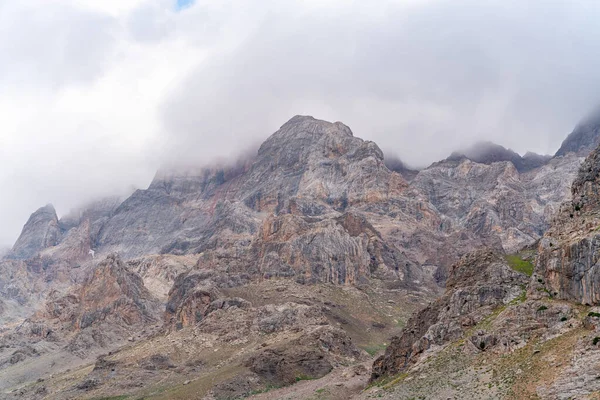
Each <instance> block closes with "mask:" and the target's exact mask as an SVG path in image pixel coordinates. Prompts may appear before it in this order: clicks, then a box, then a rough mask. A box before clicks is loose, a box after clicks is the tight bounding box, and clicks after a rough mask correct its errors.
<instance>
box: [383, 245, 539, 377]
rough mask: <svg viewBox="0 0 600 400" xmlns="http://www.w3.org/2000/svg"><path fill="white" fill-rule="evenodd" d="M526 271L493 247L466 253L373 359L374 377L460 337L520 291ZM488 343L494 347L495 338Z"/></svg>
mask: <svg viewBox="0 0 600 400" xmlns="http://www.w3.org/2000/svg"><path fill="white" fill-rule="evenodd" d="M527 282H528V277H527V276H526V275H524V274H521V273H518V272H515V271H514V270H512V269H511V268H510V267H509V266H508V264H507V263H506V261H505V260H504V258H503V257H502V256H501V255H498V254H497V253H494V252H492V251H489V250H479V251H476V252H474V253H470V254H468V255H466V256H465V257H463V258H462V259H461V260H460V261H459V262H458V263H457V264H455V265H454V266H453V267H452V268H451V270H450V276H449V279H448V282H447V286H446V287H447V289H446V293H445V294H444V295H443V296H442V297H441V298H440V299H439V300H437V301H435V302H433V303H432V304H431V305H429V306H428V307H426V308H425V309H424V310H422V311H420V312H418V313H417V314H416V315H414V316H413V317H411V319H410V320H409V321H408V323H407V326H406V328H404V329H403V331H402V333H401V334H400V336H396V337H394V338H393V339H392V341H391V343H390V346H389V347H388V348H387V349H386V351H385V354H384V355H383V356H381V357H380V358H378V359H377V360H376V361H375V363H374V364H373V371H372V378H371V379H372V380H375V379H378V378H380V377H382V376H384V375H388V376H389V375H394V374H397V373H399V372H401V371H404V370H406V369H408V368H409V367H411V366H412V365H414V364H415V363H416V362H417V361H418V360H419V358H420V356H421V355H422V354H423V353H424V352H426V351H427V350H428V349H430V348H431V347H433V346H440V345H443V344H445V343H448V342H450V341H453V340H456V339H458V338H460V337H461V336H462V335H463V334H464V332H465V331H466V330H467V329H469V328H470V327H474V326H476V325H477V324H478V323H479V322H481V321H482V320H483V319H484V318H485V317H486V316H487V315H489V314H490V313H491V312H492V310H493V309H494V308H496V307H498V306H502V305H505V304H508V303H509V302H511V301H512V300H514V299H516V298H518V297H519V296H521V295H522V294H523V292H524V287H525V285H526V283H527ZM489 339H491V338H488V342H489V343H487V342H486V344H484V346H486V345H487V347H488V348H489V347H491V346H490V344H492V345H495V344H497V343H499V342H501V341H500V340H498V339H497V338H494V339H493V340H489Z"/></svg>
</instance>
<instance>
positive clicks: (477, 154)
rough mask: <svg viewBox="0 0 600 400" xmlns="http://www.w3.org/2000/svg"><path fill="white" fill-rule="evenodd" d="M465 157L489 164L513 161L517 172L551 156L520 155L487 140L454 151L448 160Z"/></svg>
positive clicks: (530, 168)
mask: <svg viewBox="0 0 600 400" xmlns="http://www.w3.org/2000/svg"><path fill="white" fill-rule="evenodd" d="M462 158H467V159H469V160H471V161H475V162H477V163H481V164H487V165H490V164H492V163H495V162H501V161H509V162H511V163H513V165H514V166H515V168H517V170H518V171H519V172H527V171H531V170H532V169H535V168H538V167H540V166H542V165H544V164H545V163H546V162H548V161H549V160H550V158H552V157H551V156H543V155H539V154H536V153H532V152H528V153H527V154H525V156H520V155H519V154H518V153H516V152H514V151H513V150H511V149H507V148H505V147H503V146H500V145H499V144H495V143H492V142H489V141H483V142H477V143H475V144H474V145H473V146H471V147H469V148H467V149H466V150H462V151H456V152H454V153H452V154H451V155H450V157H448V160H453V161H454V160H460V159H462Z"/></svg>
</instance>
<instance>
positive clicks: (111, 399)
mask: <svg viewBox="0 0 600 400" xmlns="http://www.w3.org/2000/svg"><path fill="white" fill-rule="evenodd" d="M128 397H129V396H126V395H121V396H108V397H94V398H93V399H92V400H125V399H127V398H128Z"/></svg>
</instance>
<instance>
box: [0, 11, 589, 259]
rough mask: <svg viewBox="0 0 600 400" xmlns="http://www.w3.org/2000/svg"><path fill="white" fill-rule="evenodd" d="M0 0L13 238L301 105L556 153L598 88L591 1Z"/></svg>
mask: <svg viewBox="0 0 600 400" xmlns="http://www.w3.org/2000/svg"><path fill="white" fill-rule="evenodd" d="M372 3H375V2H347V1H341V0H328V1H316V0H305V1H299V0H298V1H286V2H281V1H276V0H265V1H260V2H258V1H255V2H251V1H243V0H206V1H200V0H197V1H195V2H191V1H185V2H183V1H179V2H178V1H175V0H173V1H171V0H130V1H125V0H122V1H117V0H103V1H100V0H55V1H52V2H48V1H44V0H28V1H19V2H15V1H11V2H9V1H8V0H0V124H1V125H0V160H1V161H0V185H1V187H2V195H1V196H0V221H1V222H2V224H1V225H0V248H2V245H10V244H12V243H13V242H14V240H15V239H16V238H17V236H18V234H19V232H20V230H21V227H22V225H23V224H24V223H25V222H26V220H27V218H28V216H29V214H30V213H32V212H33V211H35V210H36V209H37V208H39V207H41V206H43V205H44V204H47V203H52V204H54V206H55V207H56V209H57V211H58V212H59V214H62V215H64V214H67V213H68V212H69V210H71V209H73V208H75V207H78V206H80V205H82V204H84V203H86V202H88V201H90V200H92V199H95V198H98V197H102V196H109V195H121V196H125V195H127V193H130V192H131V191H133V190H135V189H136V188H145V187H147V186H148V184H149V183H150V181H151V179H152V177H153V176H154V174H155V173H156V171H157V170H158V169H160V168H163V167H164V166H166V165H169V166H171V165H205V164H210V163H212V162H216V161H217V160H224V159H226V160H231V159H234V158H235V157H236V155H238V154H240V153H242V152H246V151H247V149H255V148H256V147H257V145H258V144H259V143H260V142H261V141H262V140H264V139H265V138H267V137H268V136H269V135H270V134H271V133H273V132H274V131H276V130H277V129H278V128H279V126H281V125H282V124H283V123H285V122H286V121H287V120H288V119H290V118H291V117H292V116H294V115H296V114H306V115H312V116H314V117H316V118H319V119H325V120H330V121H342V122H344V123H345V124H347V125H348V126H350V128H351V129H352V130H353V132H354V134H355V136H358V137H361V138H364V139H369V140H373V141H375V142H377V143H378V144H379V146H380V147H381V148H382V149H383V150H384V151H385V153H386V154H389V155H394V156H398V157H399V158H400V159H401V160H402V161H403V162H404V163H406V164H407V165H409V166H411V167H423V166H426V165H428V164H430V163H431V162H433V161H436V160H439V159H442V158H445V157H447V156H448V155H449V154H450V153H452V152H453V151H454V150H457V149H461V148H466V147H468V146H469V145H470V144H472V143H475V142H478V141H492V142H495V143H498V144H500V145H503V146H505V147H507V148H511V149H512V150H514V151H516V152H518V153H520V154H524V153H525V152H526V151H533V152H537V153H541V154H552V153H554V152H555V151H556V150H557V149H558V147H559V146H560V143H561V142H562V140H563V139H564V138H565V137H566V136H567V134H568V133H569V132H571V131H572V129H573V127H574V126H575V125H576V124H577V123H578V122H579V121H580V120H581V119H582V118H583V117H584V116H586V115H587V114H588V113H589V112H590V111H591V110H593V109H594V107H595V106H596V105H597V104H598V102H599V100H600V99H598V95H597V92H598V90H597V89H598V87H600V74H598V72H597V71H599V70H600V68H599V67H600V53H599V52H598V51H597V49H598V48H600V46H599V45H600V35H599V33H600V32H599V31H600V28H598V26H597V21H598V19H599V18H600V4H599V3H597V2H592V1H562V2H561V1H557V2H546V1H541V0H540V1H530V2H522V1H510V0H509V1H506V0H505V1H486V2H475V1H463V0H452V1H450V0H447V1H444V0H439V1H433V0H420V1H419V0H405V1H401V0H396V1H393V0H382V1H379V2H376V4H372Z"/></svg>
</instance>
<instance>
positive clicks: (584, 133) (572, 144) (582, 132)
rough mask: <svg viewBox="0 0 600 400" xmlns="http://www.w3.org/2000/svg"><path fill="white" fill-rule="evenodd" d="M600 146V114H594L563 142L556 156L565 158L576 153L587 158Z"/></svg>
mask: <svg viewBox="0 0 600 400" xmlns="http://www.w3.org/2000/svg"><path fill="white" fill-rule="evenodd" d="M598 145H600V112H596V113H595V114H592V116H590V117H588V118H586V119H585V120H584V121H582V122H581V123H580V124H579V125H577V126H576V127H575V129H574V130H573V132H571V134H570V135H569V136H567V138H566V139H565V140H564V141H563V143H562V145H561V146H560V149H558V151H557V152H556V156H557V157H560V156H565V155H567V154H569V153H575V154H577V155H578V156H583V157H585V156H587V155H588V154H590V152H592V151H593V150H595V149H596V147H598Z"/></svg>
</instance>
